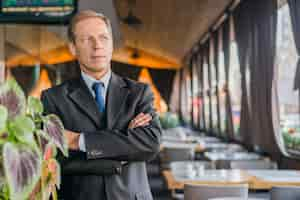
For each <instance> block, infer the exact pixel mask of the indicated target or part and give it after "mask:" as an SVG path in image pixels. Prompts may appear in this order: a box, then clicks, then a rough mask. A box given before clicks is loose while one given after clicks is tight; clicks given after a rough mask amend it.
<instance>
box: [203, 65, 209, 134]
mask: <svg viewBox="0 0 300 200" xmlns="http://www.w3.org/2000/svg"><path fill="white" fill-rule="evenodd" d="M203 78H204V107H205V108H204V111H205V113H204V115H205V128H206V130H209V98H208V95H207V94H208V91H209V85H208V64H207V61H206V60H205V61H204V65H203Z"/></svg>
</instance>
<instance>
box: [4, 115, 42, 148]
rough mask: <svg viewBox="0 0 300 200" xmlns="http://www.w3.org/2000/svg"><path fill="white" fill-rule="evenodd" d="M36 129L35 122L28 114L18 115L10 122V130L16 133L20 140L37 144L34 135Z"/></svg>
mask: <svg viewBox="0 0 300 200" xmlns="http://www.w3.org/2000/svg"><path fill="white" fill-rule="evenodd" d="M34 129H35V126H34V122H33V121H32V120H31V118H29V117H26V116H18V117H16V118H15V120H14V121H12V122H11V123H10V131H12V132H13V133H14V135H15V136H16V138H17V139H18V140H20V141H21V142H25V143H27V144H32V145H35V144H36V143H35V140H34V137H33V131H34Z"/></svg>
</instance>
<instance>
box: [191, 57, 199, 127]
mask: <svg viewBox="0 0 300 200" xmlns="http://www.w3.org/2000/svg"><path fill="white" fill-rule="evenodd" d="M197 66H198V65H197V59H195V60H194V62H193V79H192V80H193V100H192V106H193V119H194V122H193V123H194V125H198V121H199V120H198V116H199V111H198V109H199V105H198V104H199V97H198V96H199V95H198V94H199V82H198V80H199V78H198V74H199V73H198V70H197Z"/></svg>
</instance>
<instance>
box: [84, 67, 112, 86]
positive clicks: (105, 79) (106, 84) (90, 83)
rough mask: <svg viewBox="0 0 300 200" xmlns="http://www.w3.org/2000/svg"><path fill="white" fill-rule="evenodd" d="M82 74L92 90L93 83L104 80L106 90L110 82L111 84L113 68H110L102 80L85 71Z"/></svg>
mask: <svg viewBox="0 0 300 200" xmlns="http://www.w3.org/2000/svg"><path fill="white" fill-rule="evenodd" d="M81 76H82V79H83V80H84V82H85V83H86V85H87V86H88V88H89V89H90V90H92V87H93V84H94V83H95V82H102V83H103V84H104V88H105V90H106V89H107V87H108V84H109V80H110V78H111V70H109V71H108V72H107V73H106V74H105V75H104V76H103V77H102V78H101V79H100V80H97V79H95V78H93V77H91V76H89V75H88V74H86V73H84V72H83V71H81Z"/></svg>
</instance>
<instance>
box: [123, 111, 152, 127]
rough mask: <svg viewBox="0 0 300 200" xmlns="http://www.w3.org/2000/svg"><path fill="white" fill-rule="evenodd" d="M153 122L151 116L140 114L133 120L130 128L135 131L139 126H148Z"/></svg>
mask: <svg viewBox="0 0 300 200" xmlns="http://www.w3.org/2000/svg"><path fill="white" fill-rule="evenodd" d="M151 120H152V117H151V115H150V114H144V113H140V114H138V115H137V116H136V117H135V118H134V119H133V120H131V121H130V123H129V126H128V128H129V129H133V128H137V127H139V126H147V125H149V122H150V121H151Z"/></svg>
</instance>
